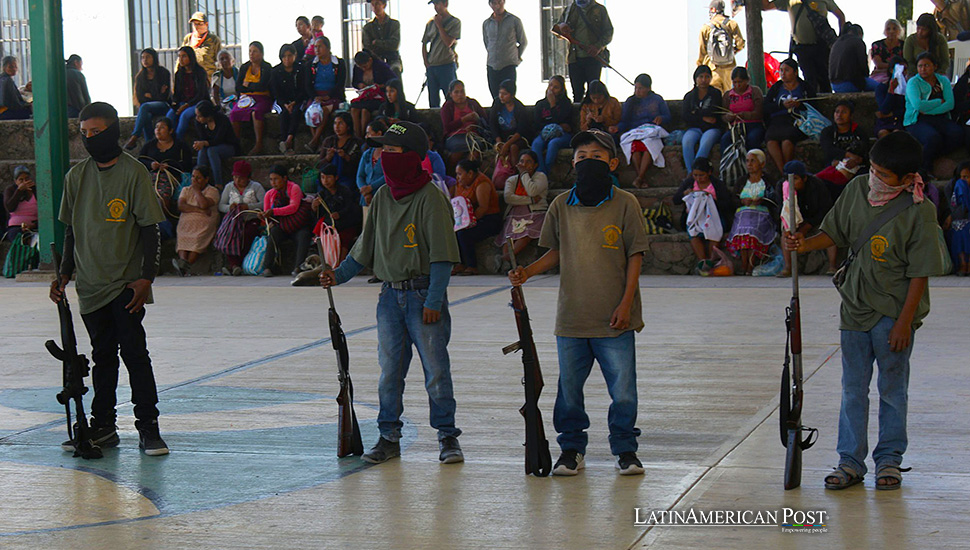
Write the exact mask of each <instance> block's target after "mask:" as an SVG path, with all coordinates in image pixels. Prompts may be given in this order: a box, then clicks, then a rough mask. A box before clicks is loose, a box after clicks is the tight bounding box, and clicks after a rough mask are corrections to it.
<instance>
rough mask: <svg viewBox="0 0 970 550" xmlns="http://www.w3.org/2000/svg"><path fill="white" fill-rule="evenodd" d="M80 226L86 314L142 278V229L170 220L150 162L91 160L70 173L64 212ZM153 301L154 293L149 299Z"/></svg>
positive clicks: (78, 253)
mask: <svg viewBox="0 0 970 550" xmlns="http://www.w3.org/2000/svg"><path fill="white" fill-rule="evenodd" d="M58 219H60V220H61V222H63V223H64V224H66V225H70V226H71V227H72V228H73V230H74V263H75V265H76V266H77V294H78V299H79V302H80V306H81V313H82V314H87V313H91V312H94V311H97V310H99V309H101V308H102V307H104V306H106V305H108V304H109V303H110V302H111V301H112V300H114V299H115V298H117V297H118V295H119V294H121V293H122V291H124V289H125V287H126V286H127V285H128V284H129V283H132V282H134V281H136V280H138V279H139V278H141V272H142V263H143V252H142V244H141V239H140V237H139V231H140V229H139V228H140V227H144V226H148V225H154V224H157V223H160V222H162V221H164V220H165V215H164V214H163V213H162V208H161V206H159V204H158V199H157V198H156V197H155V190H154V189H153V188H152V178H151V176H150V175H149V174H148V170H147V169H146V168H145V166H144V165H143V164H142V163H140V162H138V161H137V160H135V158H134V157H132V156H131V155H129V154H127V153H122V154H121V156H120V157H118V163H117V164H115V165H114V166H112V167H111V168H109V169H108V170H99V169H98V165H97V163H95V162H94V160H93V159H90V158H88V159H86V160H83V161H81V163H80V164H78V165H77V166H75V167H74V168H71V170H70V171H69V172H68V173H67V175H66V176H64V196H63V198H62V199H61V212H60V215H59V216H58ZM147 303H149V304H150V303H152V296H151V293H149V296H148V302H147Z"/></svg>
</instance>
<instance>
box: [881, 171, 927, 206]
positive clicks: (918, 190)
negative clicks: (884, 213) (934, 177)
mask: <svg viewBox="0 0 970 550" xmlns="http://www.w3.org/2000/svg"><path fill="white" fill-rule="evenodd" d="M925 186H926V184H924V183H923V178H922V177H920V175H919V174H916V177H915V178H914V179H913V183H911V184H909V185H907V186H905V187H903V186H900V187H893V186H891V185H889V184H887V183H886V182H884V181H882V180H881V179H879V176H877V175H876V172H875V171H874V170H872V169H871V168H870V169H869V197H868V198H869V204H871V205H872V206H883V205H885V204H886V203H888V202H889V201H891V200H893V199H895V198H896V197H897V196H899V194H900V193H902V192H903V191H909V192H910V193H912V194H913V202H915V203H916V204H919V203H921V202H923V198H924V195H923V188H924V187H925Z"/></svg>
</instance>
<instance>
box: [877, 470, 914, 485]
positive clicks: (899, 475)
mask: <svg viewBox="0 0 970 550" xmlns="http://www.w3.org/2000/svg"><path fill="white" fill-rule="evenodd" d="M910 470H912V468H900V467H899V465H898V464H884V465H882V466H878V467H876V490H877V491H895V490H896V489H899V486H900V485H902V484H903V472H908V471H910ZM880 479H884V480H887V481H886V483H879V480H880ZM890 479H894V480H896V483H890V482H889V481H888V480H890Z"/></svg>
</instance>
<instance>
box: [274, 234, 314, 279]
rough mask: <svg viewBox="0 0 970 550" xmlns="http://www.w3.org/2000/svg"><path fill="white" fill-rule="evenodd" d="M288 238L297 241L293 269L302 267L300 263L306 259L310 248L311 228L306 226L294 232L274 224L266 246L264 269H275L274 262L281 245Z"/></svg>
mask: <svg viewBox="0 0 970 550" xmlns="http://www.w3.org/2000/svg"><path fill="white" fill-rule="evenodd" d="M287 239H293V241H294V242H296V258H295V259H294V260H293V269H292V271H296V270H298V269H299V268H300V264H302V263H303V260H305V259H306V255H307V252H308V251H309V250H310V228H309V227H304V228H301V229H298V230H296V231H294V232H293V233H287V232H286V231H283V230H282V229H280V226H278V225H274V226H273V227H272V228H271V229H270V230H269V246H267V247H266V258H265V259H264V260H263V269H267V268H268V269H273V264H274V263H275V262H276V255H277V254H278V253H279V246H280V245H281V244H283V241H285V240H287Z"/></svg>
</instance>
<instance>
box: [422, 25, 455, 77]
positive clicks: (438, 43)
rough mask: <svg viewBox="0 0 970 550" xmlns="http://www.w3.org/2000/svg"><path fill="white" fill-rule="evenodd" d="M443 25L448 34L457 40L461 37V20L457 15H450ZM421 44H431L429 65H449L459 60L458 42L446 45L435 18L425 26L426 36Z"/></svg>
mask: <svg viewBox="0 0 970 550" xmlns="http://www.w3.org/2000/svg"><path fill="white" fill-rule="evenodd" d="M442 26H443V27H444V28H445V32H446V33H448V36H450V37H452V38H454V39H455V40H458V39H460V38H461V21H460V20H459V19H458V18H457V17H455V16H453V15H449V16H448V18H447V19H445V21H444V23H442ZM421 44H431V47H430V48H429V49H428V65H431V66H432V67H437V66H438V65H447V64H449V63H454V62H456V61H457V60H458V55H457V54H456V53H455V47H456V46H457V43H456V44H455V45H454V46H446V45H445V43H444V41H442V40H441V33H439V32H438V26H437V25H435V24H434V19H432V20H431V21H428V24H427V25H426V26H425V27H424V37H423V38H422V40H421Z"/></svg>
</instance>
